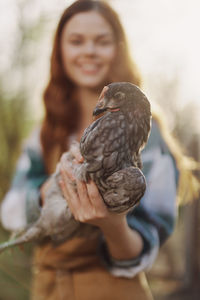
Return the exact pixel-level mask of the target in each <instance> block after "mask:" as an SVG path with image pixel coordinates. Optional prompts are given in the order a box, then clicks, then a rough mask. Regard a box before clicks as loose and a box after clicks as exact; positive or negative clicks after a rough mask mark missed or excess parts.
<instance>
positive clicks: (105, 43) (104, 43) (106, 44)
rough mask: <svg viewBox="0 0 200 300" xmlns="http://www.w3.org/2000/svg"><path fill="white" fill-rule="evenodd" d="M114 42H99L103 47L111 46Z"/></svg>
mask: <svg viewBox="0 0 200 300" xmlns="http://www.w3.org/2000/svg"><path fill="white" fill-rule="evenodd" d="M112 43H113V42H112V41H111V40H99V45H101V46H108V45H111V44H112Z"/></svg>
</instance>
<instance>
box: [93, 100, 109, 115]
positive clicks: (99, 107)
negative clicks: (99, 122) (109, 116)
mask: <svg viewBox="0 0 200 300" xmlns="http://www.w3.org/2000/svg"><path fill="white" fill-rule="evenodd" d="M102 104H103V103H102V102H101V103H99V104H98V105H97V106H96V107H95V109H94V110H93V116H98V115H100V114H102V113H103V112H104V111H106V110H107V108H106V107H105V106H103V105H102Z"/></svg>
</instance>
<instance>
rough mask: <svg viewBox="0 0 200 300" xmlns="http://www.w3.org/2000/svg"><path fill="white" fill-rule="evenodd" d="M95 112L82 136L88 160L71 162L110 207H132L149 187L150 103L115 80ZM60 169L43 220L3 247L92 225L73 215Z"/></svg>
mask: <svg viewBox="0 0 200 300" xmlns="http://www.w3.org/2000/svg"><path fill="white" fill-rule="evenodd" d="M93 115H94V116H95V117H96V120H95V121H94V122H93V123H92V124H91V125H90V126H89V127H88V128H86V129H85V131H84V134H83V136H82V138H81V141H80V152H81V154H82V156H83V158H84V161H83V163H82V164H79V165H76V166H75V167H74V164H72V163H71V165H72V166H73V168H74V169H73V172H74V175H75V177H76V178H78V179H79V180H83V181H85V182H87V181H88V180H90V179H92V180H93V181H94V182H95V183H96V185H97V187H98V189H99V192H100V194H101V195H102V198H103V201H104V202H105V204H106V205H107V207H108V209H109V210H110V211H112V212H115V213H121V212H125V211H128V210H130V209H131V208H133V207H134V206H135V205H137V204H138V202H139V200H140V199H141V197H142V196H143V195H144V192H145V189H146V182H145V177H144V175H143V173H142V171H141V167H142V163H141V159H140V152H141V150H142V149H143V147H144V146H145V144H146V142H147V140H148V136H149V133H150V127H151V109H150V103H149V101H148V100H147V98H146V96H145V95H144V94H143V92H142V91H141V90H140V89H139V88H138V87H137V86H135V85H133V84H131V83H128V82H118V83H111V84H109V85H108V86H106V87H104V89H103V91H102V93H101V95H100V97H99V100H98V103H97V105H96V107H95V109H94V111H93ZM63 159H64V160H67V161H68V162H69V161H71V162H72V159H73V157H71V154H70V153H69V152H67V153H65V154H64V156H63ZM59 168H60V166H59V164H58V166H57V170H56V172H55V174H53V175H52V176H51V178H50V181H51V182H50V184H49V186H50V188H49V190H48V191H47V193H46V197H45V198H46V199H45V204H44V206H43V208H42V210H41V215H40V217H39V219H38V221H36V223H34V224H32V225H31V226H30V227H29V228H27V229H26V230H25V231H24V232H23V233H21V234H20V235H19V236H18V237H17V238H16V239H14V240H11V241H8V242H5V243H3V244H1V245H0V252H1V251H3V250H4V249H6V248H8V247H10V246H15V245H18V244H22V243H25V242H28V241H34V240H35V241H38V240H41V239H43V238H44V237H50V238H51V239H52V240H53V241H55V242H61V241H64V240H67V239H68V238H70V237H72V236H74V235H78V234H80V232H82V233H83V232H85V233H86V232H88V228H89V229H92V227H93V226H91V225H86V224H83V223H80V222H77V221H76V220H75V219H74V218H73V215H72V214H71V212H70V209H69V207H68V204H67V201H66V200H65V199H64V197H63V195H62V193H61V190H60V187H59V184H58V182H59V179H60V176H61V175H60V171H59Z"/></svg>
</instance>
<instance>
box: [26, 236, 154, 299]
mask: <svg viewBox="0 0 200 300" xmlns="http://www.w3.org/2000/svg"><path fill="white" fill-rule="evenodd" d="M97 243H98V235H95V236H94V235H93V236H92V237H90V238H88V237H87V238H83V237H81V238H73V239H71V240H69V241H67V242H65V243H63V244H62V245H59V246H57V247H53V246H52V245H51V244H50V243H48V244H45V245H43V246H40V247H38V248H37V249H36V251H35V255H34V262H33V286H32V296H31V300H150V299H151V300H152V296H151V293H150V290H149V287H148V284H147V282H146V278H145V275H144V273H141V274H139V275H138V276H135V277H134V278H132V279H127V278H122V277H120V278H119V277H114V276H113V275H111V274H110V273H109V272H108V271H107V270H106V269H105V268H104V266H103V265H102V263H101V261H100V258H99V257H98V255H97V254H96V249H97Z"/></svg>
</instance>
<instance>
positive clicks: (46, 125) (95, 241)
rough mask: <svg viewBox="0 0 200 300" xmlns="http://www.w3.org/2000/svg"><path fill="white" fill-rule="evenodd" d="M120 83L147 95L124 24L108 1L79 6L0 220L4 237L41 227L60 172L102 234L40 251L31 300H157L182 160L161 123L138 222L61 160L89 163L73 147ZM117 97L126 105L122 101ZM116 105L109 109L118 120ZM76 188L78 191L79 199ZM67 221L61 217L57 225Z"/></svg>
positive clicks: (66, 189) (73, 203) (76, 211)
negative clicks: (154, 278)
mask: <svg viewBox="0 0 200 300" xmlns="http://www.w3.org/2000/svg"><path fill="white" fill-rule="evenodd" d="M114 81H118V82H121V81H123V82H124V81H127V82H131V83H133V84H135V85H137V86H140V85H141V79H140V75H139V73H138V70H137V67H136V66H135V64H134V63H133V61H132V60H131V58H130V55H129V52H128V46H127V41H126V38H125V34H124V31H123V28H122V26H121V23H120V21H119V18H118V16H117V14H116V13H115V12H114V11H113V9H112V8H111V7H110V6H109V5H108V4H106V3H105V2H103V1H95V0H84V1H80V0H78V1H75V2H74V3H73V4H72V5H71V6H69V7H68V8H67V9H66V10H65V11H64V13H63V14H62V16H61V18H60V21H59V23H58V27H57V30H56V33H55V39H54V44H53V51H52V56H51V70H50V78H49V82H48V85H47V87H46V89H45V92H44V106H45V117H44V120H43V123H42V126H41V128H40V129H39V130H37V131H35V132H34V133H33V135H32V136H31V137H30V139H29V140H28V141H27V143H26V147H25V150H24V152H23V154H22V156H21V158H20V160H19V163H18V168H17V172H16V175H15V180H14V181H13V186H12V187H11V190H10V191H9V192H8V194H7V195H6V197H5V199H4V201H3V204H2V210H1V214H2V222H3V225H4V227H5V228H7V229H8V230H11V231H18V230H20V229H23V228H24V227H25V226H29V225H30V224H31V223H32V222H35V221H36V220H37V218H38V216H39V214H40V212H41V210H42V209H44V211H45V206H44V207H43V204H44V205H45V203H46V202H45V197H46V195H47V194H48V191H49V190H50V184H51V183H50V181H49V179H48V177H49V176H50V175H51V174H52V173H53V172H54V171H55V168H56V164H57V163H58V162H60V163H61V174H60V175H61V182H60V187H61V190H62V192H63V196H64V198H65V200H66V201H67V202H68V205H69V208H70V211H71V213H72V215H73V217H74V218H75V219H76V220H77V221H78V222H83V223H86V224H87V225H88V226H93V229H94V231H93V232H94V234H86V235H84V236H80V237H74V238H71V239H70V240H69V241H63V242H62V243H59V244H57V243H56V242H55V240H48V239H47V240H45V241H43V242H42V243H41V244H39V246H38V247H36V249H35V254H34V260H33V261H34V263H33V265H34V268H33V271H34V278H33V290H32V299H36V300H38V299H41V300H46V299H49V300H57V299H70V300H74V299H76V300H90V299H91V300H93V299H95V300H102V299H109V300H122V299H123V300H130V299H135V300H136V299H140V300H146V299H150V298H151V296H150V292H149V289H148V288H147V289H145V288H144V285H143V282H144V278H145V277H144V273H143V272H144V270H146V269H148V268H150V267H151V265H152V264H153V262H154V261H155V259H156V256H157V253H158V250H159V247H160V245H161V244H162V243H163V242H164V241H165V240H166V239H167V238H168V236H169V235H170V234H171V232H172V230H173V227H174V223H175V216H176V202H175V198H176V184H177V180H178V174H177V168H176V165H175V160H174V157H173V156H172V153H171V152H170V150H169V147H168V145H167V144H166V142H165V141H164V139H163V137H162V135H161V132H160V128H159V126H158V122H156V120H155V119H154V120H153V125H152V131H151V135H150V138H149V143H148V145H147V147H146V148H145V151H144V155H143V160H144V174H145V176H146V181H147V193H145V195H144V197H143V198H142V200H141V203H140V205H139V206H137V207H136V208H135V209H134V210H131V211H130V212H129V213H128V212H125V213H120V214H116V213H115V214H114V213H111V212H110V211H108V210H107V208H106V206H105V204H104V202H103V199H102V197H101V194H100V192H99V190H98V189H97V186H96V185H95V183H94V182H93V181H90V182H84V181H80V180H78V179H77V178H75V179H74V177H73V174H72V172H71V169H70V168H68V167H67V163H66V165H65V164H63V162H62V159H61V160H60V157H61V155H62V153H63V152H65V151H67V150H69V151H70V152H71V155H72V156H73V157H74V160H73V163H75V164H81V163H82V157H80V153H79V148H77V147H75V150H74V148H73V147H70V146H74V145H75V143H73V141H75V140H76V141H78V142H79V141H80V137H81V136H82V134H83V131H84V129H85V128H86V127H88V125H89V124H90V123H91V122H92V111H93V108H94V107H95V105H96V101H97V99H98V97H99V94H100V91H101V90H102V88H103V86H104V85H106V86H108V84H109V83H111V82H114ZM105 90H106V88H105V89H104V91H103V94H104V93H105ZM115 96H116V98H117V99H118V101H121V100H122V97H121V96H122V95H121V94H120V92H118V93H116V94H115ZM101 98H102V95H101V96H100V106H101ZM111 101H112V99H111ZM110 104H111V106H109V109H110V107H111V110H112V109H115V110H116V109H117V110H118V106H113V105H112V102H110V103H109V105H110ZM101 108H102V107H101ZM114 114H117V113H116V112H114ZM136 127H137V129H138V128H139V126H136ZM113 134H114V135H115V128H114V130H113ZM76 144H77V143H76ZM125 147H126V145H125ZM179 157H181V155H179ZM181 158H182V157H181ZM129 159H130V160H131V155H130V157H129ZM132 160H133V159H132ZM177 161H178V160H177ZM138 165H139V161H138ZM72 179H73V180H75V182H76V186H77V190H73V189H72V184H73V183H74V182H72ZM65 200H64V201H65ZM58 211H59V209H52V213H55V215H56V214H57V213H58ZM13 212H14V213H13ZM63 214H65V211H64V212H63ZM21 216H23V218H22V217H21ZM49 219H50V220H51V218H49Z"/></svg>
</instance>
